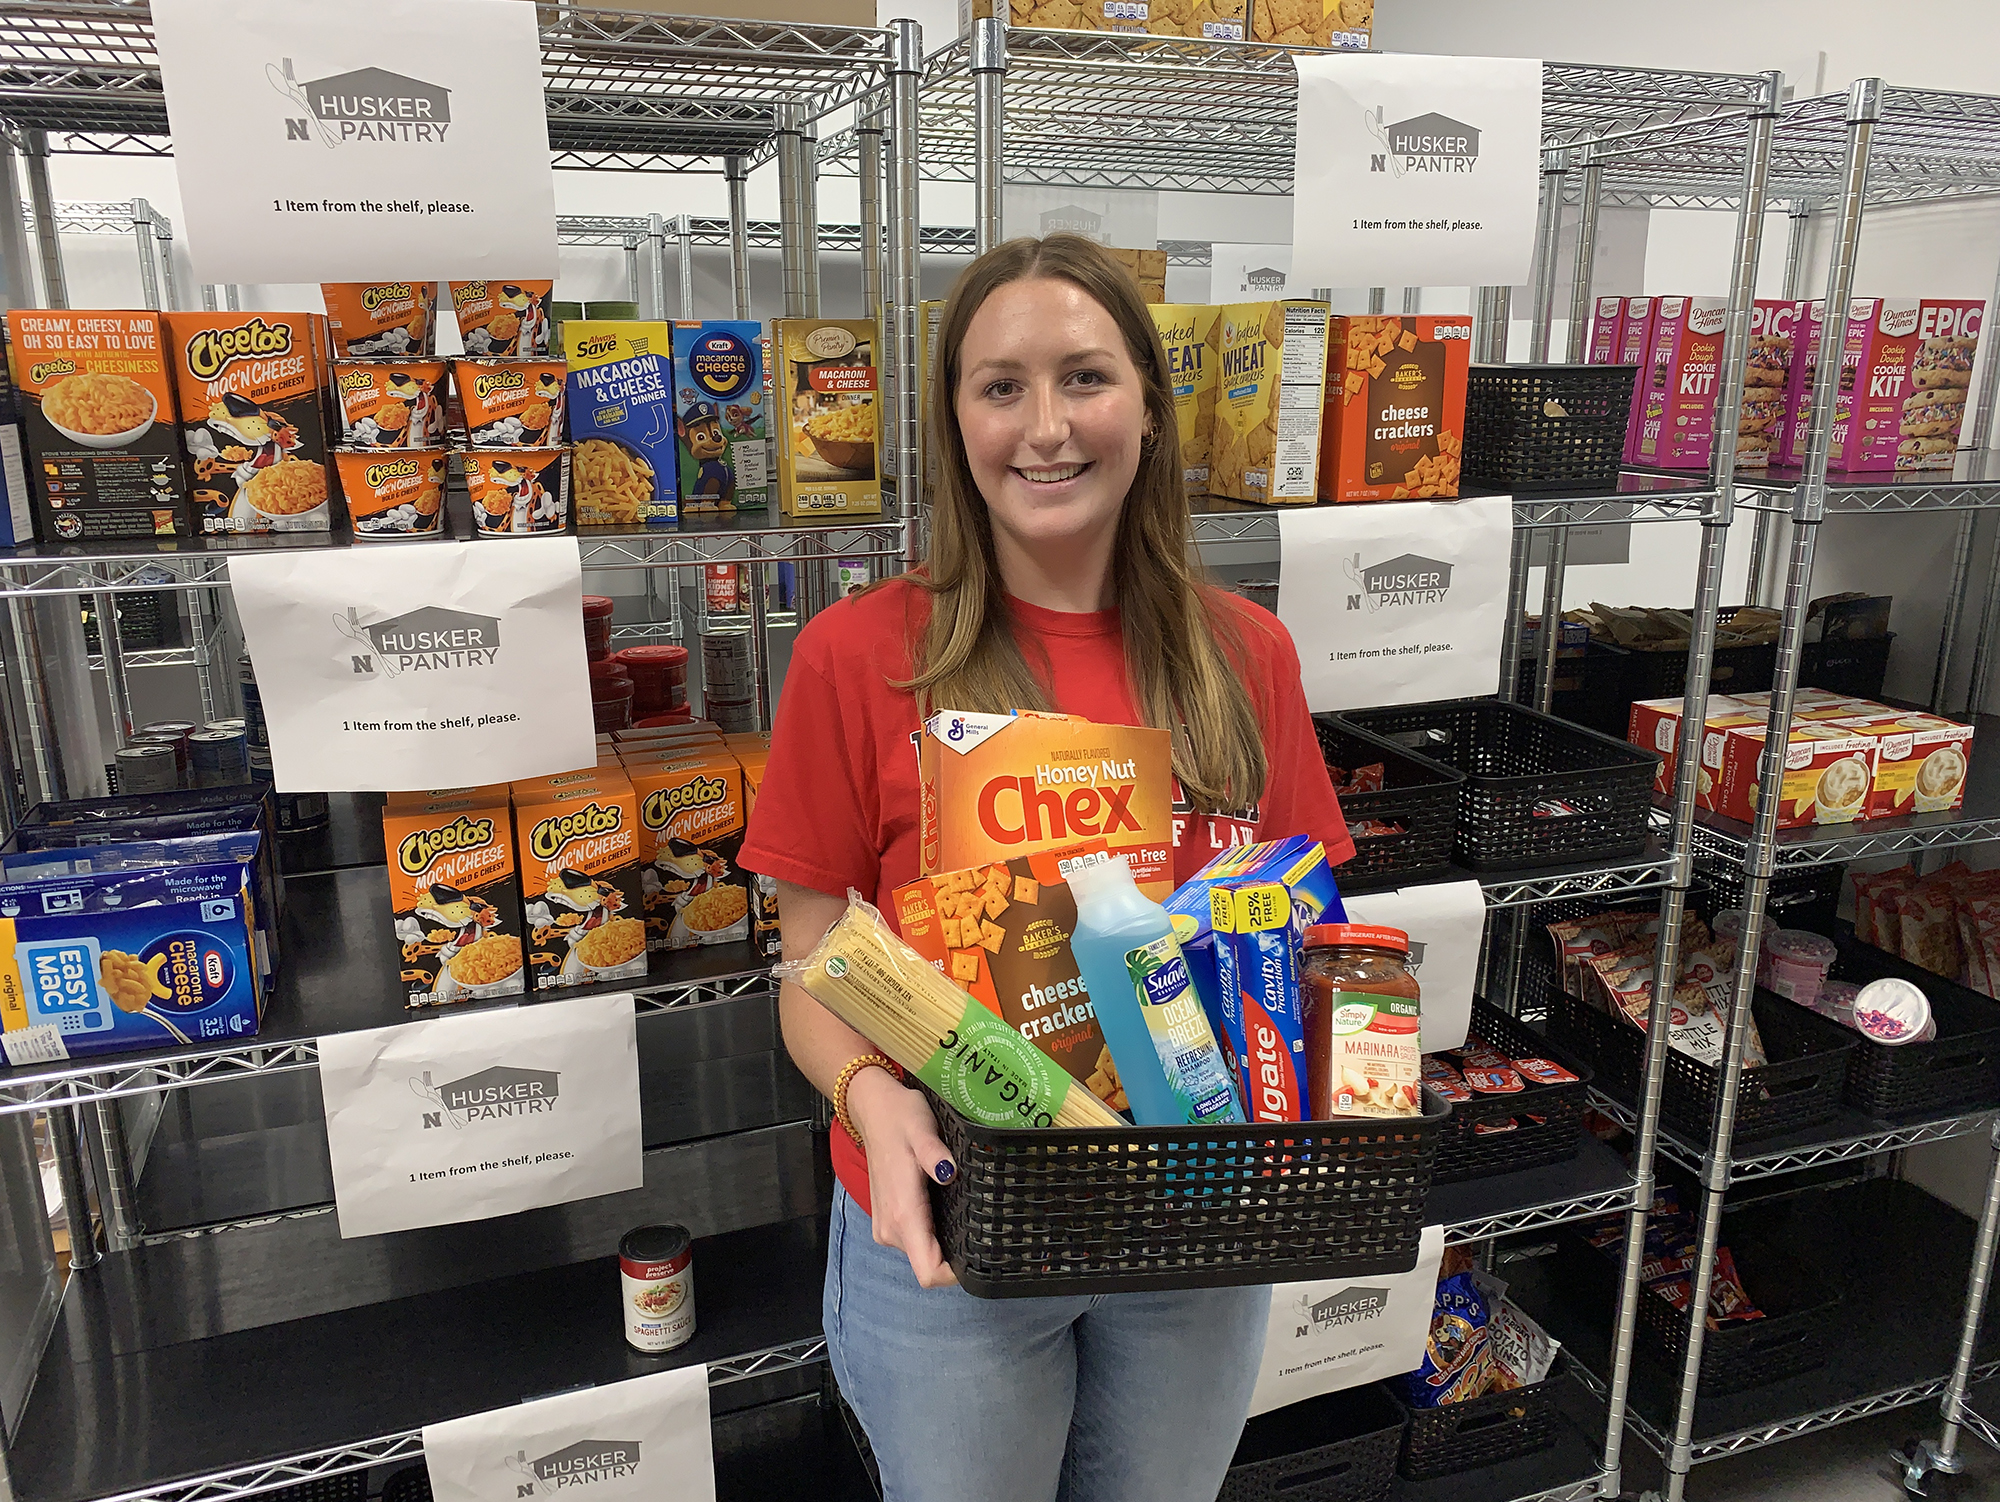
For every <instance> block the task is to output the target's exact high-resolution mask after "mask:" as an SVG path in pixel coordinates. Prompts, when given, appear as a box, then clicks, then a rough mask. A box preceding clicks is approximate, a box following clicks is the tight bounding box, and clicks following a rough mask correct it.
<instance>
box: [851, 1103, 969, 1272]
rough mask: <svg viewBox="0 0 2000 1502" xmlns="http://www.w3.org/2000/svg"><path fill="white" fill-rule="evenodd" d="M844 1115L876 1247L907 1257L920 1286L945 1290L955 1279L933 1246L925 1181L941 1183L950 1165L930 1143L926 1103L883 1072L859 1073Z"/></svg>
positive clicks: (935, 1142)
mask: <svg viewBox="0 0 2000 1502" xmlns="http://www.w3.org/2000/svg"><path fill="white" fill-rule="evenodd" d="M847 1114H848V1115H850V1116H852V1117H853V1118H854V1124H855V1126H857V1127H858V1128H860V1130H861V1140H862V1142H863V1144H864V1145H865V1146H866V1148H867V1150H868V1200H869V1219H870V1220H871V1221H872V1222H873V1223H874V1228H875V1242H876V1244H877V1245H878V1246H892V1247H895V1248H896V1250H898V1251H899V1252H901V1253H902V1254H903V1255H904V1256H906V1257H908V1258H909V1259H910V1271H911V1272H913V1273H915V1274H916V1277H917V1282H918V1283H919V1284H921V1285H922V1286H923V1287H925V1288H949V1287H952V1286H953V1285H954V1284H956V1283H957V1282H958V1278H957V1277H956V1276H955V1275H954V1274H953V1272H952V1270H951V1264H950V1263H948V1262H946V1261H945V1260H944V1253H943V1251H942V1250H941V1249H940V1248H939V1247H938V1240H937V1231H936V1229H935V1227H934V1226H933V1225H932V1223H931V1200H930V1194H929V1192H928V1190H927V1188H926V1186H925V1181H926V1180H929V1181H931V1182H933V1183H938V1184H948V1183H950V1182H951V1178H952V1175H953V1174H955V1173H957V1172H958V1165H957V1164H956V1163H954V1162H953V1161H952V1157H951V1154H950V1153H949V1152H948V1151H946V1149H945V1145H944V1143H943V1142H942V1141H940V1140H939V1138H938V1134H937V1120H936V1118H935V1117H933V1116H932V1115H931V1108H930V1105H929V1103H928V1102H926V1101H925V1099H924V1098H923V1096H922V1094H921V1093H919V1092H918V1091H915V1090H912V1089H910V1088H909V1087H908V1086H906V1085H904V1084H903V1083H902V1082H901V1081H899V1080H898V1079H897V1078H896V1077H895V1076H894V1075H892V1074H890V1073H889V1071H888V1070H886V1069H864V1070H862V1071H861V1072H860V1073H859V1074H857V1075H855V1077H854V1078H853V1080H852V1081H850V1082H849V1084H848V1087H847Z"/></svg>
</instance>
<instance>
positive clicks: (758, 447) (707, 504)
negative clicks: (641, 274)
mask: <svg viewBox="0 0 2000 1502" xmlns="http://www.w3.org/2000/svg"><path fill="white" fill-rule="evenodd" d="M763 343H764V333H763V325H761V324H756V323H747V322H746V323H736V322H724V321H718V320H715V319H710V320H708V321H707V322H705V323H701V324H698V325H682V324H676V325H675V327H674V402H675V407H676V409H677V410H676V413H675V417H674V431H675V434H676V436H677V437H678V439H679V441H680V493H681V512H682V514H683V515H685V514H687V513H688V512H691V511H763V510H765V509H767V508H768V507H769V506H770V504H771V476H770V472H769V470H768V469H767V468H766V465H765V457H766V443H765V437H766V431H765V412H764V349H763Z"/></svg>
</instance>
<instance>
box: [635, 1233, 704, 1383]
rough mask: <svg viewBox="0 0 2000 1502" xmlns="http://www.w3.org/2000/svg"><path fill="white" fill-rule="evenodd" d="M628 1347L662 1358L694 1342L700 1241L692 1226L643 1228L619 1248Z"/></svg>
mask: <svg viewBox="0 0 2000 1502" xmlns="http://www.w3.org/2000/svg"><path fill="white" fill-rule="evenodd" d="M618 1281H619V1283H620V1285H621V1286H622V1288H623V1289H624V1294H625V1299H624V1303H625V1343H626V1344H627V1345H629V1346H630V1347H632V1349H633V1350H635V1351H645V1352H647V1353H649V1354H657V1353H658V1352H661V1351H671V1350H673V1349H675V1348H676V1347H677V1346H683V1345H686V1344H687V1343H688V1341H689V1340H691V1339H693V1338H694V1241H693V1238H692V1237H690V1236H689V1235H688V1231H687V1227H686V1226H640V1227H639V1228H638V1229H637V1230H634V1231H627V1232H626V1233H625V1235H624V1238H623V1239H622V1240H621V1241H620V1242H619V1243H618Z"/></svg>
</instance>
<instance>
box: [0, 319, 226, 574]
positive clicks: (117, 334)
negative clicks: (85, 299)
mask: <svg viewBox="0 0 2000 1502" xmlns="http://www.w3.org/2000/svg"><path fill="white" fill-rule="evenodd" d="M161 318H162V315H160V314H158V313H153V312H145V311H139V312H109V313H90V312H77V311H74V310H71V309H66V308H17V309H15V310H14V311H13V312H11V313H9V314H8V315H7V335H8V362H9V363H8V370H9V373H10V375H11V377H12V381H13V387H14V400H15V405H16V407H17V409H18V410H19V412H20V419H21V433H22V437H23V438H24V439H25V441H26V447H27V453H26V467H27V471H28V475H29V477H30V478H31V480H32V482H33V485H34V497H35V530H36V531H37V532H38V533H39V534H40V536H41V538H42V540H43V541H44V542H85V541H90V540H93V539H96V538H110V537H185V536H187V535H188V532H189V530H190V528H189V522H188V516H187V509H186V503H185V497H186V495H187V491H188V483H187V471H186V469H185V468H183V467H182V464H181V446H180V441H179V436H178V435H177V434H176V433H175V431H174V391H173V365H172V361H171V360H170V358H169V356H168V353H167V341H166V333H165V330H164V328H163V327H162V323H161Z"/></svg>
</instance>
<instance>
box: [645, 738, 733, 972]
mask: <svg viewBox="0 0 2000 1502" xmlns="http://www.w3.org/2000/svg"><path fill="white" fill-rule="evenodd" d="M626 768H627V774H628V775H629V776H630V777H631V779H632V795H633V797H635V798H636V799H637V800H638V803H639V861H640V866H641V869H640V885H641V890H642V892H643V894H644V901H645V912H646V947H647V948H648V949H689V948H692V947H694V946H695V945H697V944H727V943H731V942H733V941H735V940H738V939H744V938H748V937H749V935H750V888H751V878H750V873H749V872H747V871H745V870H744V869H743V868H742V867H741V866H739V865H737V864H736V855H737V852H738V851H739V850H741V849H742V848H743V828H744V821H745V819H746V817H747V811H748V805H747V803H746V802H745V796H744V778H743V768H742V767H741V766H740V765H739V764H738V762H737V760H736V758H735V757H734V756H731V755H730V754H729V753H728V752H727V751H722V750H714V751H711V750H708V749H706V748H697V749H694V750H691V751H684V752H683V753H682V754H680V755H678V756H666V757H661V758H658V759H645V758H634V759H632V760H630V761H628V762H627V763H626Z"/></svg>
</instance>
